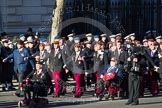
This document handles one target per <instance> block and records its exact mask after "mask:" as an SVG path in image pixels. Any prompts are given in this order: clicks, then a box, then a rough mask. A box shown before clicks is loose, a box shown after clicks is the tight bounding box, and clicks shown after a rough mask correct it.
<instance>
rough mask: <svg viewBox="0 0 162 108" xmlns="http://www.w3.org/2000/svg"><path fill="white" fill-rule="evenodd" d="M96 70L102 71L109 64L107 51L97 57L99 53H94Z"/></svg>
mask: <svg viewBox="0 0 162 108" xmlns="http://www.w3.org/2000/svg"><path fill="white" fill-rule="evenodd" d="M93 59H94V72H99V73H101V72H102V71H103V69H104V67H105V66H106V65H107V64H108V57H107V53H106V52H103V54H99V56H98V57H97V54H94V58H93Z"/></svg>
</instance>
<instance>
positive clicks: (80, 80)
mask: <svg viewBox="0 0 162 108" xmlns="http://www.w3.org/2000/svg"><path fill="white" fill-rule="evenodd" d="M74 80H75V82H76V85H75V88H76V89H75V95H76V96H81V94H82V93H83V92H84V82H85V81H84V74H74Z"/></svg>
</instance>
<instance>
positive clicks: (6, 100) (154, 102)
mask: <svg viewBox="0 0 162 108" xmlns="http://www.w3.org/2000/svg"><path fill="white" fill-rule="evenodd" d="M13 93H14V92H0V108H17V102H18V101H19V100H20V99H21V98H18V97H16V96H14V95H13ZM48 99H49V104H48V105H46V106H42V107H41V108H134V107H135V108H162V93H160V94H159V96H156V97H152V96H150V95H145V97H144V98H140V105H138V106H131V105H128V106H126V105H124V103H126V102H127V100H124V99H123V100H113V101H105V100H103V101H98V99H97V98H95V97H93V96H92V92H86V93H85V94H84V96H83V97H81V98H73V97H72V95H71V93H68V94H66V95H65V96H63V97H60V98H53V97H51V96H49V97H48ZM39 108H40V107H39Z"/></svg>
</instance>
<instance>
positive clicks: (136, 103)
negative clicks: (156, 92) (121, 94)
mask: <svg viewBox="0 0 162 108" xmlns="http://www.w3.org/2000/svg"><path fill="white" fill-rule="evenodd" d="M131 105H139V102H133V103H132V104H131Z"/></svg>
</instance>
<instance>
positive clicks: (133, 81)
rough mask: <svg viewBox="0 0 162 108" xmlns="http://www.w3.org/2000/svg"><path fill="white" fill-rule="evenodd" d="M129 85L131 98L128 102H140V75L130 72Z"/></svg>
mask: <svg viewBox="0 0 162 108" xmlns="http://www.w3.org/2000/svg"><path fill="white" fill-rule="evenodd" d="M128 84H129V85H128V86H129V99H128V102H129V103H132V102H135V103H136V102H138V98H139V93H140V89H139V88H140V76H138V75H135V74H133V73H130V74H129V79H128Z"/></svg>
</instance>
